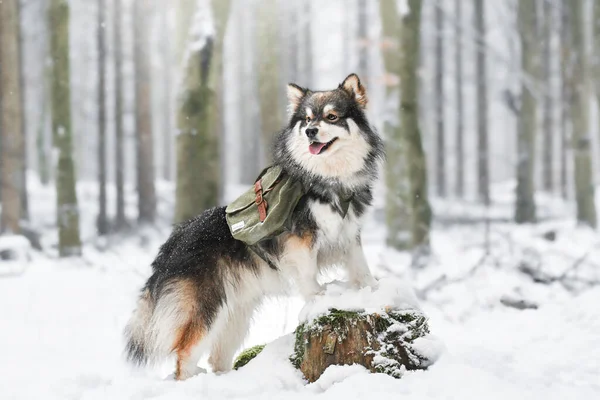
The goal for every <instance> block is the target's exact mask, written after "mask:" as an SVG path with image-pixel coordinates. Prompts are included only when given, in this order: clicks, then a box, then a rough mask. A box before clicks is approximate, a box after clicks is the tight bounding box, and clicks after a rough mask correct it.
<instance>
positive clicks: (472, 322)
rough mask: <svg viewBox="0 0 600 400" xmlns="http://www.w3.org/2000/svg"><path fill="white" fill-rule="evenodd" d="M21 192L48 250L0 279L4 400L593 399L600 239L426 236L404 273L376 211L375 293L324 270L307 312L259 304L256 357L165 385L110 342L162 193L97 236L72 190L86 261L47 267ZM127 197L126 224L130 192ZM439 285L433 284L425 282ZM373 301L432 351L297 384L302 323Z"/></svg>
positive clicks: (570, 231)
mask: <svg viewBox="0 0 600 400" xmlns="http://www.w3.org/2000/svg"><path fill="white" fill-rule="evenodd" d="M30 185H32V187H30V192H31V193H32V195H33V197H32V199H31V201H32V204H35V205H36V207H33V208H32V213H33V221H38V223H39V224H40V225H39V226H38V228H39V229H41V230H42V231H43V235H42V244H43V245H44V248H45V250H44V252H32V251H28V254H29V258H30V259H29V261H28V262H27V264H26V265H27V268H21V269H20V270H19V275H11V276H0V302H1V304H2V307H0V321H1V323H2V325H1V329H0V398H1V399H3V400H4V399H11V400H12V399H35V398H43V399H47V400H53V399H60V400H63V399H85V400H95V399H111V400H120V399H131V400H138V399H146V398H153V399H158V400H170V399H178V400H186V399H199V398H203V399H217V400H221V399H223V400H224V399H257V400H259V399H260V400H262V399H292V400H293V399H312V398H320V399H323V400H327V399H332V400H333V399H338V398H344V399H364V398H374V399H388V398H389V399H392V398H393V399H397V398H403V399H419V400H428V399H461V400H463V399H466V400H468V399H477V400H480V399H499V400H500V399H501V400H506V399H507V398H510V399H514V400H516V399H527V400H530V399H533V400H535V399H543V400H553V399H557V400H558V399H565V398H569V399H571V398H572V399H596V398H600V379H598V377H599V372H600V333H599V332H600V309H599V308H598V304H600V287H599V286H590V285H586V284H581V285H578V284H577V282H580V281H583V280H598V279H599V278H600V271H598V270H599V268H598V267H597V265H598V264H600V250H599V249H598V246H597V243H598V241H599V240H600V237H599V236H598V234H597V233H595V232H593V231H591V230H588V229H585V228H580V227H577V226H576V225H575V224H574V223H571V222H569V221H568V220H562V219H555V220H552V221H548V222H544V223H542V224H539V225H537V226H520V227H517V226H514V225H512V224H508V223H499V222H498V223H493V224H492V226H491V230H490V231H491V234H490V245H489V247H490V251H489V254H488V255H487V256H485V257H484V255H485V254H484V253H485V252H484V246H483V245H484V242H485V241H484V235H483V232H484V228H483V226H479V225H473V224H470V225H465V226H462V225H452V226H437V227H436V229H435V230H434V232H433V234H432V247H433V249H434V251H435V253H434V255H433V258H432V261H431V263H430V265H428V266H427V268H425V269H424V270H422V271H415V270H411V269H410V268H409V267H408V266H409V265H410V262H409V261H410V260H409V256H408V255H407V254H404V253H397V252H394V251H391V250H389V249H386V248H385V247H384V246H383V245H382V243H383V240H382V235H383V232H382V229H381V228H380V226H381V222H379V221H378V220H377V215H376V213H375V215H371V216H370V220H369V222H368V224H367V226H366V227H365V231H364V235H363V242H364V244H365V249H366V252H367V259H368V260H369V263H370V266H371V268H372V270H373V271H374V273H375V275H376V277H377V279H378V281H379V286H378V287H377V288H376V289H374V290H371V289H369V288H364V289H360V290H357V289H350V288H347V287H345V285H344V284H343V283H341V282H340V281H339V280H338V279H342V278H343V277H342V276H333V277H332V278H333V279H336V280H334V281H333V282H332V283H330V284H329V285H328V286H327V288H326V291H325V293H324V294H323V296H319V297H318V298H316V299H315V301H314V302H313V303H312V304H309V305H306V306H305V305H304V303H303V301H302V300H300V299H299V298H296V297H292V298H289V299H287V298H278V299H270V300H268V301H266V302H265V304H264V306H263V308H262V309H261V311H260V312H259V313H258V314H257V315H256V317H255V321H254V324H253V326H252V328H251V330H250V333H249V337H248V339H247V340H246V343H245V346H244V347H249V346H252V345H255V344H261V343H268V345H267V346H266V347H265V349H264V350H263V352H262V353H261V354H259V355H258V356H257V357H256V358H255V359H254V360H252V361H251V362H250V363H249V364H248V365H247V366H245V367H243V368H241V369H240V370H238V371H232V372H230V373H226V374H222V375H215V374H213V373H211V372H210V369H209V368H208V365H207V363H206V360H201V362H200V367H202V368H205V369H207V370H208V371H209V372H208V373H202V374H200V375H198V376H196V377H194V378H192V379H189V380H188V381H185V382H175V381H173V380H172V379H169V378H168V375H169V374H171V373H172V370H173V365H172V364H171V363H166V364H164V365H159V366H157V367H155V368H150V369H146V370H137V369H134V368H132V367H130V366H128V365H127V364H126V363H125V361H124V358H123V354H122V349H123V339H122V336H121V333H122V330H123V327H124V325H125V323H126V321H127V319H128V318H129V315H130V313H131V311H132V309H133V308H134V307H135V299H136V296H137V294H138V290H139V288H140V287H141V286H142V284H143V283H144V281H145V279H146V278H147V277H148V275H149V273H150V267H149V264H150V262H151V260H152V258H153V257H154V255H155V253H156V251H157V249H158V246H159V245H160V243H161V242H162V241H163V240H164V239H165V237H166V235H168V233H169V222H168V221H169V217H168V215H169V212H171V211H172V203H170V201H171V200H172V198H171V197H170V196H169V195H168V193H170V191H171V190H172V187H169V186H168V185H166V184H164V183H160V184H159V185H158V195H159V196H158V197H159V209H160V210H161V212H160V215H161V216H164V220H161V221H159V223H158V225H157V226H156V227H154V228H148V229H146V230H144V231H143V232H138V233H135V234H131V235H129V236H112V237H110V238H109V240H107V241H104V242H103V241H101V240H98V238H97V237H95V236H94V233H93V221H94V218H95V215H96V212H97V210H96V209H95V208H94V207H95V200H93V199H95V198H96V197H95V196H96V190H97V189H96V186H95V185H94V184H89V185H88V184H85V183H82V184H81V185H80V186H79V188H78V196H79V199H80V204H81V205H82V209H81V219H82V224H81V225H82V233H83V238H84V242H85V245H84V253H83V254H84V255H83V257H81V258H73V259H69V260H58V259H57V257H56V249H55V247H54V246H55V244H56V235H55V233H54V232H53V231H52V230H50V229H49V228H50V227H51V219H52V218H53V217H54V215H55V214H54V210H53V208H52V207H53V205H54V204H55V203H54V201H52V197H51V193H52V188H44V187H41V186H37V185H38V184H37V183H36V182H35V181H34V180H31V182H30ZM112 189H113V188H109V200H110V201H112V199H113V197H112V196H113V195H114V192H113V190H112ZM126 197H127V210H128V213H129V215H130V217H131V218H132V219H133V217H134V214H133V213H132V211H135V197H134V196H131V188H129V189H128V192H127V196H126ZM111 204H112V203H111ZM491 211H492V212H493V213H497V214H498V215H500V214H502V211H501V210H491ZM548 230H553V231H555V232H556V238H555V240H553V241H549V240H547V239H544V238H543V234H544V233H545V232H547V231H548ZM6 241H8V242H9V244H11V245H12V244H15V243H16V244H19V243H20V244H23V243H24V242H23V239H22V238H16V237H13V238H3V239H2V240H0V245H2V243H6ZM98 244H100V246H98ZM13 247H19V246H13ZM103 247H106V251H103ZM584 255H585V259H583V260H582V261H581V262H580V263H579V264H578V266H577V268H575V270H573V264H574V263H575V262H577V261H578V260H581V258H582V256H584ZM530 259H533V260H534V261H535V264H534V266H535V268H537V270H539V271H541V272H544V273H545V274H548V275H549V276H552V277H561V276H563V275H565V273H566V276H567V277H569V279H571V280H572V282H571V283H573V285H569V284H568V285H565V284H564V283H560V282H559V281H556V282H554V283H552V284H542V283H538V282H535V281H534V280H533V279H532V278H531V277H530V276H528V275H526V274H524V273H523V272H521V271H520V270H519V266H520V265H521V264H522V263H523V262H524V261H527V260H530ZM4 263H5V262H4V261H0V267H2V266H4V265H5V264H4ZM24 265H25V264H23V266H24ZM444 276H445V277H446V278H445V279H446V281H445V283H444V284H443V285H439V286H436V285H435V283H436V282H440V280H441V277H444ZM575 278H577V279H575ZM413 288H414V290H413ZM415 293H416V295H415ZM506 295H510V296H512V297H514V298H521V299H525V300H528V301H532V302H535V303H536V304H537V306H538V308H537V309H532V310H516V309H513V308H508V307H505V306H504V305H502V303H501V302H500V299H501V298H502V297H503V296H506ZM417 298H418V301H417ZM382 305H394V306H395V307H412V308H420V309H421V310H422V312H424V313H425V315H427V317H428V323H429V326H430V328H431V332H432V335H431V336H427V337H425V338H422V339H417V340H416V341H415V343H414V344H413V345H414V346H416V348H417V349H418V351H419V352H421V353H423V354H430V355H432V356H434V355H435V356H438V355H440V354H441V356H439V359H437V361H436V362H435V363H434V364H433V365H431V366H430V367H429V369H428V370H426V371H406V372H405V373H404V374H403V376H402V378H401V379H394V378H391V377H390V376H387V375H383V374H372V373H369V372H368V371H367V370H365V369H364V368H362V367H360V366H332V367H330V368H329V369H327V370H326V371H325V373H324V374H323V376H322V377H321V379H319V380H318V381H317V382H315V383H312V384H307V383H306V382H305V381H304V380H303V378H302V375H301V374H300V372H298V371H297V370H295V369H294V368H293V366H292V365H291V363H290V362H289V361H288V357H289V356H290V354H291V353H292V348H293V342H294V336H293V334H292V332H293V330H294V328H295V327H296V326H297V324H298V322H299V321H300V320H303V319H306V318H309V317H311V316H315V315H319V314H320V313H322V312H324V310H326V308H327V307H330V306H336V307H340V308H352V309H356V310H363V309H364V310H370V309H377V308H381V307H382ZM392 329H394V328H392Z"/></svg>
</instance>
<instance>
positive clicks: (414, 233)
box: [400, 0, 431, 254]
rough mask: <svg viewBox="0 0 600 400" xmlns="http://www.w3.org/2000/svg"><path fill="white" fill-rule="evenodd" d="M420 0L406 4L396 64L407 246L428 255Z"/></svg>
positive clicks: (428, 223)
mask: <svg viewBox="0 0 600 400" xmlns="http://www.w3.org/2000/svg"><path fill="white" fill-rule="evenodd" d="M421 7H422V3H421V1H420V0H408V11H407V13H406V14H404V16H403V17H402V24H401V25H402V28H401V48H402V50H401V60H400V84H401V94H400V127H401V130H402V138H403V145H404V146H405V151H406V152H405V154H406V162H407V164H408V178H409V187H410V199H411V204H410V212H411V246H412V248H413V250H415V254H419V253H423V254H426V253H428V252H429V231H430V228H431V207H430V206H429V197H428V193H427V192H428V191H427V163H426V160H425V153H424V151H423V143H422V140H421V131H420V129H419V99H418V93H419V90H418V82H419V78H418V68H419V55H420V26H421Z"/></svg>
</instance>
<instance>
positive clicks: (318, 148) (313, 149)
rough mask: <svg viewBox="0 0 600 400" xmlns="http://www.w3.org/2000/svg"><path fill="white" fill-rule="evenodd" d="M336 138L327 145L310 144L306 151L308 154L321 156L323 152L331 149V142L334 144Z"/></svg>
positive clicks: (319, 143)
mask: <svg viewBox="0 0 600 400" xmlns="http://www.w3.org/2000/svg"><path fill="white" fill-rule="evenodd" d="M337 139H338V138H336V137H335V138H333V139H331V140H330V141H329V142H327V143H321V142H316V141H315V142H310V145H309V146H308V151H310V154H321V153H323V152H324V151H326V150H327V149H328V148H330V147H331V145H332V144H333V142H335V141H336V140H337Z"/></svg>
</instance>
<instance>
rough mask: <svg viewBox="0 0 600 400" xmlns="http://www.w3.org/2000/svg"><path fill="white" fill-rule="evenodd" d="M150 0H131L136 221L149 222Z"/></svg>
mask: <svg viewBox="0 0 600 400" xmlns="http://www.w3.org/2000/svg"><path fill="white" fill-rule="evenodd" d="M149 14H150V2H148V1H147V0H135V13H134V18H133V20H134V30H135V32H134V41H135V55H134V57H135V104H136V107H135V126H136V139H137V141H136V144H137V191H138V213H139V214H138V221H139V222H140V223H150V224H151V223H153V222H154V219H155V217H156V192H155V188H154V140H153V137H152V116H151V112H152V104H151V82H150V54H149V47H150V44H149V32H148V25H149V23H150V18H149Z"/></svg>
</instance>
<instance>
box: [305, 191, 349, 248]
mask: <svg viewBox="0 0 600 400" xmlns="http://www.w3.org/2000/svg"><path fill="white" fill-rule="evenodd" d="M309 208H310V211H311V214H312V217H313V219H314V221H315V222H316V224H317V227H318V231H317V245H319V246H320V247H323V246H326V247H345V246H347V245H349V244H350V243H352V242H353V241H355V240H356V237H357V235H358V232H359V222H358V220H357V218H356V216H355V214H354V212H353V210H352V207H350V208H349V209H348V212H347V214H346V215H345V216H342V214H341V213H340V212H339V211H337V210H335V209H334V208H332V207H331V205H329V204H326V203H321V202H319V201H314V202H312V203H311V204H310V206H309Z"/></svg>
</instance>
